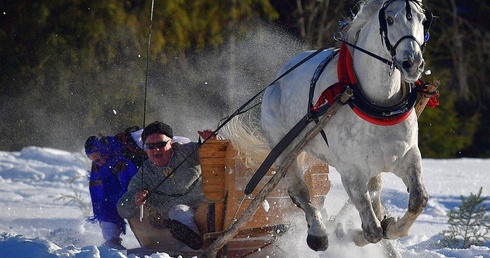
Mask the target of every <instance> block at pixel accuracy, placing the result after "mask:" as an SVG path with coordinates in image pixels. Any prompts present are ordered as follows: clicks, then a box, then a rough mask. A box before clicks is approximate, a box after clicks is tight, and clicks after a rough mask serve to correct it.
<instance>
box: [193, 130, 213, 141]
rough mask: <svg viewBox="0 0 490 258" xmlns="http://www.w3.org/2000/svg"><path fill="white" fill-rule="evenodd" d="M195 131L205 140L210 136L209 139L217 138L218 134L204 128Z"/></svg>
mask: <svg viewBox="0 0 490 258" xmlns="http://www.w3.org/2000/svg"><path fill="white" fill-rule="evenodd" d="M197 133H198V134H199V136H201V138H203V139H204V140H206V139H207V138H208V137H210V138H209V140H217V139H218V135H216V134H214V131H213V130H210V129H206V130H204V131H197Z"/></svg>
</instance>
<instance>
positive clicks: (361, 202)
mask: <svg viewBox="0 0 490 258" xmlns="http://www.w3.org/2000/svg"><path fill="white" fill-rule="evenodd" d="M351 175H361V171H353V172H352V174H351ZM374 180H375V181H371V186H370V187H372V188H373V189H376V187H375V186H376V185H377V184H375V183H376V180H380V179H379V178H378V179H374ZM365 182H366V180H362V177H359V176H357V177H352V178H351V177H349V176H342V184H343V185H344V189H345V190H346V192H347V194H348V195H349V198H350V199H351V201H352V204H354V206H355V207H356V209H357V211H358V212H359V216H360V217H361V222H362V225H361V228H362V231H358V230H355V231H353V232H351V234H352V239H353V241H354V242H355V243H356V245H358V246H364V245H367V244H369V243H377V242H379V241H380V240H381V239H382V238H383V228H382V227H381V222H380V220H378V218H377V215H379V214H380V212H375V210H374V208H373V205H372V203H371V197H370V193H369V190H368V184H367V183H365ZM378 182H379V181H378ZM378 185H379V187H380V186H381V184H378ZM375 199H377V197H376V198H375ZM375 203H376V202H375ZM375 206H376V207H377V209H378V210H381V204H379V205H377V204H375Z"/></svg>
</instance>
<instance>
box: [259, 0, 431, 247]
mask: <svg viewBox="0 0 490 258" xmlns="http://www.w3.org/2000/svg"><path fill="white" fill-rule="evenodd" d="M426 15H427V16H429V15H430V17H426ZM429 18H432V14H430V12H428V11H424V9H423V6H422V3H421V0H388V1H386V2H383V1H382V0H367V1H364V2H363V3H362V4H361V5H360V10H359V12H358V13H357V14H356V16H355V17H354V18H353V19H352V21H350V22H349V23H350V24H349V27H348V30H347V31H345V32H344V33H345V34H344V37H343V38H344V39H345V41H346V42H349V43H351V44H353V45H356V46H357V47H358V48H352V47H349V53H350V54H351V56H352V66H353V71H354V72H355V77H356V78H357V85H358V86H359V88H360V89H361V91H362V92H363V94H361V95H355V96H354V98H355V99H357V100H360V99H361V100H364V101H365V102H366V103H368V104H367V105H371V106H372V107H374V110H375V111H372V112H364V115H361V116H360V115H358V113H360V114H363V110H362V109H363V107H360V106H356V107H355V108H354V109H353V108H351V107H350V106H349V105H345V106H342V107H341V108H340V110H339V111H338V112H337V114H336V115H335V116H333V118H332V119H331V120H330V121H329V123H328V124H327V126H326V127H325V128H324V132H325V133H326V136H327V139H328V143H326V141H325V140H324V139H323V138H322V137H321V136H317V137H316V138H315V139H314V140H313V141H311V143H310V144H309V145H308V146H307V147H306V148H305V151H306V152H308V153H309V154H311V155H313V156H315V157H317V158H318V159H320V160H323V161H325V162H327V163H328V164H330V165H331V166H333V167H335V168H336V169H337V171H339V173H340V174H341V177H342V183H343V185H344V188H345V190H346V191H347V193H348V195H349V197H350V199H351V201H352V203H353V205H354V206H355V207H356V209H357V210H358V212H359V215H360V218H361V221H362V226H361V227H362V231H361V230H358V231H355V232H354V233H353V234H352V238H353V240H354V242H355V243H356V244H357V245H360V246H362V245H366V244H368V243H376V242H378V241H380V240H381V239H382V238H387V239H397V238H400V237H404V236H407V235H408V232H409V229H410V227H411V226H412V224H413V223H414V221H415V220H416V218H417V217H418V216H419V215H420V213H421V212H422V211H423V209H424V208H425V206H426V203H427V200H428V194H427V191H426V189H425V187H424V184H423V176H422V165H421V154H420V151H419V148H418V140H417V133H418V125H417V117H416V115H415V112H411V110H413V103H412V104H406V102H407V101H408V98H409V97H407V96H408V95H411V93H410V91H414V89H413V87H412V86H410V85H412V84H413V83H414V82H416V81H417V80H418V79H419V78H420V77H421V73H422V72H423V69H424V65H425V62H424V59H423V57H422V53H423V48H424V46H425V40H426V38H425V37H427V35H425V34H426V33H427V31H428V27H429V25H430V24H429V25H428V22H429V21H427V20H429ZM380 28H381V30H380ZM380 31H381V36H380ZM393 43H394V44H393ZM359 48H361V49H364V50H366V51H368V52H370V53H372V54H374V55H375V56H377V57H378V59H380V60H385V61H386V60H391V62H392V64H393V65H391V66H390V65H387V64H386V63H383V62H382V61H380V60H378V59H376V58H373V56H371V55H368V54H366V53H364V52H362V51H361V50H359ZM330 53H331V51H323V52H322V53H320V54H318V55H316V56H315V57H313V58H312V59H310V60H308V61H307V62H306V63H304V64H302V65H300V66H299V67H298V68H296V69H295V70H293V71H292V72H290V73H288V74H287V75H286V76H285V77H284V78H282V79H281V80H279V81H278V82H276V83H275V84H273V85H272V86H270V87H269V88H267V90H266V91H265V93H264V96H263V102H262V114H261V131H262V133H263V134H264V136H265V137H266V139H267V141H268V143H269V145H270V146H271V147H274V146H275V145H276V144H277V143H278V142H279V141H280V140H281V139H282V138H283V137H284V136H285V135H286V134H287V133H288V132H289V131H290V129H291V128H292V127H293V126H294V125H295V124H296V123H297V122H298V121H299V120H300V119H302V118H303V117H304V116H305V114H306V111H307V110H308V108H309V107H308V103H309V102H308V99H309V88H310V80H311V77H312V74H313V73H314V71H315V69H317V67H318V65H319V63H320V62H321V61H322V60H324V59H325V58H326V56H327V55H329V54H330ZM309 54H310V53H303V54H301V55H299V56H297V57H295V58H294V59H292V60H291V61H289V63H288V64H286V65H285V66H284V67H283V68H282V69H281V70H280V71H279V72H278V74H283V73H284V72H285V71H286V70H288V69H289V68H290V67H292V66H293V65H294V64H296V63H298V62H300V60H302V59H303V58H305V57H306V56H308V55H309ZM342 58H344V59H345V57H342ZM338 60H339V57H338V56H335V57H334V58H333V59H332V60H331V61H330V62H329V63H328V64H327V66H326V68H325V70H324V71H323V72H322V73H321V75H320V76H319V78H318V82H317V87H316V88H315V90H314V94H313V100H315V101H316V100H317V99H318V98H319V96H320V95H321V93H322V92H323V90H324V89H325V88H327V87H328V86H330V85H333V84H334V83H336V82H338V78H337V63H338ZM395 68H396V69H395ZM406 85H409V86H406ZM407 91H408V92H407ZM412 96H413V95H412ZM402 102H403V103H405V104H402ZM313 104H315V103H313ZM329 104H332V103H329ZM407 105H408V107H407ZM404 108H405V110H404ZM356 109H357V111H359V110H360V111H361V112H357V113H356V112H354V111H356ZM376 112H378V113H376ZM383 112H385V113H383ZM373 113H374V114H373ZM377 115H379V116H386V119H385V118H383V117H381V118H380V117H377ZM373 116H374V117H373ZM395 117H397V118H396V119H395ZM385 122H386V123H385ZM311 127H313V123H310V124H308V126H307V127H306V128H305V129H304V130H303V131H302V132H301V133H300V135H299V136H298V137H297V138H295V139H293V141H292V144H291V145H290V146H289V147H288V149H286V150H285V152H284V153H283V155H281V156H279V158H278V159H277V162H276V164H278V165H280V164H281V162H282V161H283V160H284V159H285V153H287V152H288V150H290V149H291V148H292V146H294V144H295V143H296V142H297V141H299V139H301V138H302V137H303V136H304V134H305V133H306V132H307V131H308V130H309V129H310V128H311ZM301 171H302V170H301V169H300V165H299V164H298V162H296V163H295V164H293V165H291V167H290V168H289V170H288V172H287V176H286V178H287V180H288V185H289V195H290V196H291V198H292V200H293V202H294V203H295V204H296V205H298V206H299V207H300V208H301V209H303V210H304V212H305V214H306V220H307V223H308V237H307V243H308V245H309V246H310V248H312V249H313V250H317V251H318V250H325V249H326V248H327V247H328V237H327V230H326V227H325V225H324V222H323V221H322V216H321V213H320V211H319V209H318V208H317V207H315V206H314V205H313V204H312V203H311V202H310V199H309V193H308V189H307V186H306V184H305V182H304V180H303V176H302V172H301ZM382 172H392V173H394V174H395V175H397V176H398V177H400V178H401V179H402V180H403V182H404V183H405V185H406V186H407V190H408V192H409V196H410V197H409V203H408V210H407V212H406V213H405V214H404V216H403V217H401V218H384V216H383V211H382V205H381V201H380V193H381V192H380V191H381V182H382V180H381V173H382Z"/></svg>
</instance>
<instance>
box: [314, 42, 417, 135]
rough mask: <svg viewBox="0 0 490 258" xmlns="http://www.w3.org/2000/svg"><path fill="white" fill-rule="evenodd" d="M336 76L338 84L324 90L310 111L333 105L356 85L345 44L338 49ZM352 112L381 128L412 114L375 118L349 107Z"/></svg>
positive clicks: (410, 111) (401, 120) (350, 57)
mask: <svg viewBox="0 0 490 258" xmlns="http://www.w3.org/2000/svg"><path fill="white" fill-rule="evenodd" d="M337 76H338V79H339V82H337V83H335V84H333V85H332V86H330V87H328V88H326V89H325V90H324V91H323V92H322V94H321V95H320V97H319V98H318V101H317V103H316V104H315V105H314V106H313V107H312V111H318V109H319V108H320V107H321V106H322V105H323V104H325V103H326V102H327V103H334V101H335V97H336V96H338V95H339V94H341V93H342V92H344V91H345V89H346V88H347V86H348V85H355V84H357V79H356V75H355V73H354V66H353V65H352V56H351V54H350V52H349V50H348V49H347V46H346V45H345V44H342V46H341V47H340V52H339V57H338V62H337ZM351 108H352V111H354V113H356V114H357V115H358V116H359V117H360V118H362V119H364V120H365V121H367V122H370V123H372V124H376V125H381V126H391V125H396V124H399V123H401V122H403V121H405V119H407V118H408V117H409V116H410V114H411V113H412V110H413V109H412V108H411V109H410V110H409V111H407V112H406V113H405V114H403V115H400V116H398V117H394V118H393V117H390V118H388V117H387V118H376V117H373V116H370V115H369V114H367V113H365V112H363V111H362V110H360V109H359V108H357V107H355V106H354V105H351Z"/></svg>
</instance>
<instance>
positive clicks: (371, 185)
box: [368, 174, 383, 221]
mask: <svg viewBox="0 0 490 258" xmlns="http://www.w3.org/2000/svg"><path fill="white" fill-rule="evenodd" d="M382 183H383V180H382V178H381V174H378V175H377V176H375V177H373V178H371V179H370V180H369V182H368V191H369V197H370V198H371V204H372V206H373V210H374V214H376V218H378V220H379V221H382V220H383V205H382V204H381V185H382Z"/></svg>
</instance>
